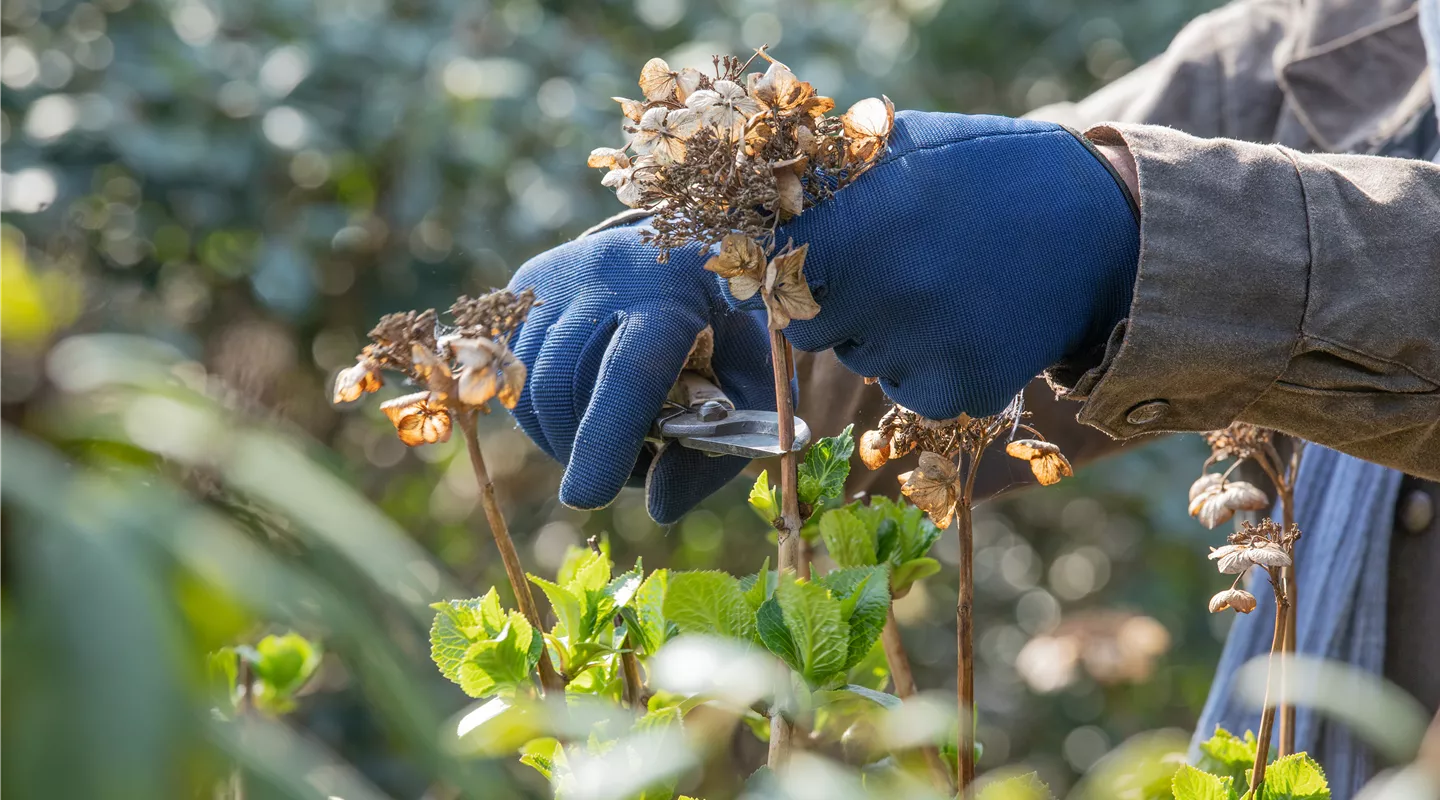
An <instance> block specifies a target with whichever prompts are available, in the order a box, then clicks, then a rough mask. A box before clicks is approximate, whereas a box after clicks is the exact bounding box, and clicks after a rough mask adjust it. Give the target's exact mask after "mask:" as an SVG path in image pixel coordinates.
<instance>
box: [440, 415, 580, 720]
mask: <svg viewBox="0 0 1440 800" xmlns="http://www.w3.org/2000/svg"><path fill="white" fill-rule="evenodd" d="M455 419H456V422H457V423H458V425H459V426H460V431H461V433H462V434H463V435H464V437H465V449H466V450H468V451H469V452H470V466H471V467H472V468H473V469H474V470H475V483H476V485H478V486H479V488H480V505H481V506H483V507H484V508H485V519H486V520H488V521H489V523H490V533H491V534H492V535H493V536H494V537H495V546H496V547H497V548H499V550H500V561H501V563H503V564H504V565H505V576H506V577H508V578H509V579H510V588H511V590H513V591H514V592H515V604H516V605H518V606H520V613H521V614H524V615H525V619H526V621H527V622H529V623H530V626H531V627H533V628H534V629H535V632H536V634H539V633H540V632H541V631H543V630H545V628H544V626H543V625H541V623H540V610H539V609H538V608H537V607H536V606H535V596H534V595H532V594H531V593H530V582H529V581H528V580H526V578H525V569H524V568H523V567H521V566H520V555H519V554H518V553H516V552H515V542H514V540H512V539H511V538H510V527H509V526H508V525H506V524H505V515H504V514H502V513H500V504H499V503H498V502H497V501H496V500H495V484H493V483H491V482H490V472H489V470H487V469H486V468H485V455H484V454H483V453H481V452H480V439H479V437H478V436H477V435H476V432H475V412H474V411H473V410H469V409H467V410H461V411H456V412H455ZM539 672H540V685H541V687H543V688H544V690H545V693H546V694H553V695H554V696H555V697H564V696H565V681H564V679H563V678H561V676H560V673H558V672H556V671H555V666H554V665H553V664H551V663H550V652H549V649H548V648H541V649H540V664H539Z"/></svg>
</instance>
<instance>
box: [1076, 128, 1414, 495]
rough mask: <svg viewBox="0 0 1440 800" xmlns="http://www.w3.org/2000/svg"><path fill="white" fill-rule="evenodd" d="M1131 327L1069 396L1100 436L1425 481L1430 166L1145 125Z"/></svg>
mask: <svg viewBox="0 0 1440 800" xmlns="http://www.w3.org/2000/svg"><path fill="white" fill-rule="evenodd" d="M1088 136H1089V137H1090V138H1092V139H1093V140H1095V141H1097V143H1101V144H1124V145H1127V146H1128V147H1129V148H1130V152H1131V153H1132V154H1133V155H1134V156H1135V160H1136V165H1137V167H1138V170H1139V183H1140V196H1141V237H1142V241H1141V247H1140V269H1139V276H1138V278H1137V280H1136V284H1135V300H1134V303H1133V304H1132V305H1131V309H1130V317H1129V319H1128V320H1127V322H1125V323H1122V325H1121V327H1120V328H1119V329H1117V331H1116V334H1115V335H1114V336H1112V337H1111V343H1110V345H1109V347H1108V348H1107V351H1106V354H1105V356H1104V361H1103V362H1102V363H1101V364H1100V365H1099V366H1098V367H1096V368H1094V369H1092V370H1090V371H1088V372H1087V373H1085V374H1084V375H1083V376H1082V377H1080V378H1079V380H1078V381H1076V382H1075V384H1074V385H1073V386H1072V387H1071V388H1070V390H1069V391H1068V394H1069V396H1070V397H1071V398H1072V399H1080V400H1084V401H1085V406H1084V407H1083V409H1082V410H1081V412H1080V415H1079V419H1080V421H1082V422H1084V423H1086V424H1089V425H1093V426H1095V427H1097V428H1100V429H1101V430H1103V431H1105V432H1107V433H1109V434H1111V435H1112V436H1117V437H1129V436H1134V435H1136V434H1140V433H1150V432H1155V431H1200V430H1210V429H1214V428H1221V427H1224V426H1225V425H1228V424H1229V423H1230V422H1231V421H1233V420H1235V419H1240V420H1243V421H1246V422H1252V423H1255V424H1257V425H1262V426H1264V427H1267V428H1274V429H1275V430H1278V431H1281V432H1284V433H1288V434H1292V435H1295V436H1299V437H1302V438H1304V439H1308V440H1310V441H1313V442H1317V443H1319V444H1323V445H1326V446H1328V447H1333V448H1335V449H1337V450H1341V451H1343V452H1346V453H1349V454H1351V455H1355V456H1358V457H1360V458H1364V459H1366V460H1369V461H1374V462H1376V463H1379V464H1384V465H1386V466H1390V467H1394V468H1396V469H1400V470H1403V471H1405V472H1409V473H1412V474H1415V475H1420V476H1422V477H1428V478H1440V166H1437V165H1434V164H1429V163H1425V162H1420V161H1414V160H1404V159H1392V158H1382V157H1378V156H1348V155H1306V154H1303V153H1299V152H1296V151H1294V150H1290V149H1288V148H1284V147H1280V146H1277V145H1259V144H1249V143H1245V142H1239V141H1234V140H1229V139H1197V138H1194V137H1192V136H1190V135H1188V134H1184V133H1180V132H1179V131H1174V130H1170V129H1168V128H1161V127H1156V126H1149V125H1124V124H1115V125H1104V126H1100V127H1098V128H1094V129H1092V130H1091V131H1090V132H1089V133H1088Z"/></svg>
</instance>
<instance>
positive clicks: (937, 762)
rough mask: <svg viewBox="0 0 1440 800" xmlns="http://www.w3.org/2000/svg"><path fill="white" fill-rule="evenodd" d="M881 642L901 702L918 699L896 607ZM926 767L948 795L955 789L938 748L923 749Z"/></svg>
mask: <svg viewBox="0 0 1440 800" xmlns="http://www.w3.org/2000/svg"><path fill="white" fill-rule="evenodd" d="M880 642H881V643H882V644H883V645H884V647H885V662H886V663H887V664H888V665H889V666H890V680H891V682H892V683H894V684H895V696H896V697H899V698H901V699H904V698H906V697H914V696H915V673H914V672H912V671H911V669H910V655H909V654H908V653H906V652H905V643H904V642H903V641H902V640H901V639H900V623H899V622H898V621H896V619H895V609H894V608H893V607H892V608H891V609H890V610H889V612H888V613H887V614H886V616H885V627H884V628H882V629H881V631H880ZM920 752H921V754H922V755H923V756H924V757H925V766H926V768H927V769H929V770H930V780H931V782H932V783H934V784H935V788H936V789H939V790H940V791H941V792H943V793H945V794H950V793H951V792H952V791H953V790H952V788H951V782H950V768H949V767H947V766H945V761H944V760H943V759H942V758H940V750H939V749H938V748H937V747H935V745H927V746H926V747H924V748H921V751H920Z"/></svg>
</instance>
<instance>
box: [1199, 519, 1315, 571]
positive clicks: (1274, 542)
mask: <svg viewBox="0 0 1440 800" xmlns="http://www.w3.org/2000/svg"><path fill="white" fill-rule="evenodd" d="M1299 538H1300V529H1299V528H1298V527H1297V526H1295V525H1293V524H1292V525H1291V526H1290V529H1289V530H1288V531H1287V530H1285V529H1283V528H1282V527H1281V526H1280V525H1279V524H1278V523H1276V522H1275V521H1274V520H1271V519H1268V518H1267V519H1263V520H1261V521H1260V522H1259V524H1255V523H1252V522H1246V523H1244V524H1242V525H1241V526H1240V530H1238V531H1236V532H1234V533H1232V534H1230V537H1229V540H1228V541H1229V544H1226V545H1224V546H1222V547H1217V548H1213V549H1212V550H1211V551H1210V560H1211V561H1215V562H1217V564H1216V566H1217V567H1218V568H1219V570H1220V571H1221V572H1223V573H1227V574H1231V575H1237V574H1240V573H1243V572H1245V571H1246V570H1248V569H1250V567H1252V566H1258V567H1264V568H1266V569H1278V568H1280V567H1288V566H1290V565H1291V564H1293V563H1294V557H1293V555H1294V552H1295V542H1296V541H1297V540H1298V539H1299Z"/></svg>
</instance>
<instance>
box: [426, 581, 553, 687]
mask: <svg viewBox="0 0 1440 800" xmlns="http://www.w3.org/2000/svg"><path fill="white" fill-rule="evenodd" d="M431 608H433V609H435V612H436V613H435V622H434V624H433V625H432V626H431V628H430V658H431V659H432V660H433V661H434V662H435V665H436V666H437V667H439V668H440V672H441V674H443V675H444V676H445V677H447V678H449V679H450V680H452V681H454V682H455V683H457V684H459V685H460V689H461V690H462V691H464V692H465V693H466V694H468V695H470V696H471V697H489V696H491V695H494V694H502V695H513V694H514V693H515V692H516V691H517V690H518V689H520V688H521V687H523V686H526V685H528V684H529V682H530V672H531V671H532V670H533V669H535V665H536V664H538V663H539V662H540V653H541V648H543V647H544V646H545V644H544V641H543V639H542V637H541V636H540V635H538V634H537V633H536V631H535V629H534V627H533V626H531V625H530V623H529V621H527V620H526V619H525V616H524V615H523V614H521V613H520V612H518V611H506V610H505V609H502V608H501V607H500V596H499V595H498V594H497V593H496V592H495V589H494V588H491V589H490V591H489V592H486V593H485V595H484V596H483V597H477V598H474V599H471V600H451V601H449V602H445V603H435V604H433V605H432V606H431Z"/></svg>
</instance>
